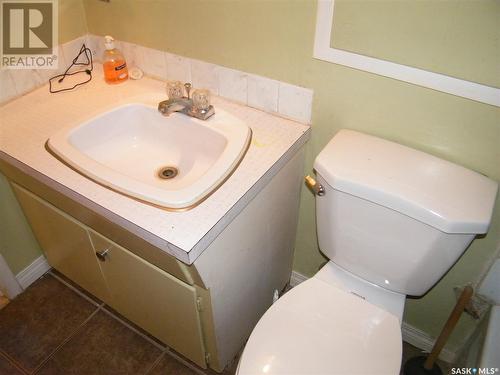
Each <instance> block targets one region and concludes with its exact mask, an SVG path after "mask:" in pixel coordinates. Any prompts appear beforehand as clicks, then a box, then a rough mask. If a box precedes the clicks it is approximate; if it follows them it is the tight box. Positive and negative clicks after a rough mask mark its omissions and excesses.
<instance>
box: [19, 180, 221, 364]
mask: <svg viewBox="0 0 500 375" xmlns="http://www.w3.org/2000/svg"><path fill="white" fill-rule="evenodd" d="M13 188H14V192H15V194H16V196H17V198H18V201H19V203H20V204H21V206H22V208H23V211H24V213H25V215H26V217H27V219H28V221H29V222H30V224H31V227H32V229H33V232H34V233H35V236H36V237H37V239H38V241H39V243H40V245H41V247H42V249H43V250H44V252H45V255H46V257H47V260H48V262H49V264H50V265H51V266H52V267H54V268H55V269H57V270H58V271H59V272H61V273H62V274H64V275H65V276H67V277H68V278H69V279H71V280H72V281H74V282H75V283H77V284H78V285H80V286H81V287H83V288H84V289H86V290H87V291H89V292H90V293H91V294H93V295H95V296H96V297H98V298H99V299H101V300H102V301H104V302H105V303H106V304H108V305H109V306H111V307H112V308H113V309H115V310H116V311H118V312H119V313H120V314H122V315H123V316H125V317H126V318H127V319H129V320H130V321H132V322H134V323H135V324H137V325H138V326H140V327H142V328H143V329H144V330H146V331H147V332H149V333H151V334H152V335H153V336H155V337H157V338H158V339H160V340H161V341H163V342H164V343H165V344H167V345H168V346H170V347H172V348H173V349H175V350H176V351H178V352H179V353H181V354H182V355H184V356H186V357H187V358H189V359H191V360H192V361H193V362H195V363H197V364H198V365H200V366H202V367H204V368H206V365H207V363H206V362H207V357H206V356H207V352H206V350H205V343H204V340H207V339H208V338H204V337H203V331H204V329H205V330H206V331H209V332H210V331H212V329H211V328H210V327H202V325H203V324H204V325H206V326H209V325H211V322H210V321H209V320H208V321H207V319H204V317H203V316H202V315H201V314H200V310H201V306H202V296H206V293H207V291H203V290H202V288H199V287H198V286H196V285H189V284H187V283H185V282H184V281H182V280H179V279H178V278H176V277H174V276H172V275H171V274H169V273H167V272H165V271H164V270H161V269H159V268H158V267H156V266H154V265H152V264H150V263H148V262H146V261H145V260H143V259H142V258H140V257H138V256H137V255H135V254H133V253H132V252H130V251H129V250H127V249H125V248H123V247H121V246H120V245H118V244H116V243H114V242H112V241H110V240H109V239H107V238H106V237H104V236H102V235H100V234H99V233H97V232H95V231H94V230H92V229H90V228H89V227H87V226H85V225H84V224H82V223H80V222H79V221H77V220H75V219H74V218H72V217H71V216H69V215H67V214H66V213H64V212H62V211H61V210H59V209H57V208H56V207H54V206H52V205H51V204H49V203H47V202H45V201H44V200H42V199H41V198H39V197H37V196H35V195H34V194H32V193H31V192H29V191H27V190H25V189H24V188H22V187H20V186H18V185H16V184H13ZM204 298H205V299H206V297H204Z"/></svg>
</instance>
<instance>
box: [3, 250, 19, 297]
mask: <svg viewBox="0 0 500 375" xmlns="http://www.w3.org/2000/svg"><path fill="white" fill-rule="evenodd" d="M0 289H2V292H3V293H0V295H3V294H6V295H7V297H8V298H10V299H13V298H14V297H15V296H17V295H18V294H19V293H21V292H22V291H23V289H22V288H21V285H19V282H18V281H17V279H16V277H15V276H14V275H13V274H12V271H11V270H10V268H9V266H8V264H7V262H6V261H5V259H4V257H3V256H2V255H1V254H0Z"/></svg>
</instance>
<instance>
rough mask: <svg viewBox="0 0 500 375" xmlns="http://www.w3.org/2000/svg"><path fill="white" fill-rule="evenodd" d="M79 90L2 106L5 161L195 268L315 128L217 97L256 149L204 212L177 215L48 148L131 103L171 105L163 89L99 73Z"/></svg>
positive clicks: (0, 154)
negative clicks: (66, 130) (64, 131)
mask: <svg viewBox="0 0 500 375" xmlns="http://www.w3.org/2000/svg"><path fill="white" fill-rule="evenodd" d="M95 76H96V78H94V79H93V80H92V81H91V82H90V83H89V84H86V85H84V86H80V87H79V88H78V89H76V90H74V91H68V92H63V93H57V94H50V93H49V92H48V91H49V90H48V87H47V85H45V86H43V87H41V88H39V89H37V90H35V91H32V92H30V93H28V94H26V95H24V96H21V97H19V98H17V99H14V100H12V101H10V102H8V103H6V104H4V105H2V106H1V107H0V158H1V159H3V160H4V161H5V162H7V163H10V164H11V165H13V166H14V167H17V168H19V169H22V170H23V171H24V172H25V173H28V174H30V175H31V176H33V177H34V178H37V179H38V180H40V181H41V182H43V183H45V184H46V185H48V186H49V187H51V188H54V189H56V190H58V191H59V192H61V193H63V194H65V195H66V196H69V197H71V198H72V199H75V200H77V201H78V202H79V203H81V204H83V205H85V206H86V207H88V208H90V209H92V210H93V211H94V212H96V213H97V214H99V215H102V216H104V217H105V218H106V219H108V220H110V221H112V222H114V223H116V224H119V225H120V226H122V227H124V228H125V229H127V230H129V231H131V232H132V233H134V234H135V235H137V236H139V237H141V238H143V239H144V240H146V241H148V242H149V243H151V244H152V245H154V246H156V247H158V248H159V249H160V250H162V251H165V252H166V253H168V254H170V255H173V256H175V257H176V258H177V259H179V260H180V261H182V262H184V263H187V264H192V263H193V262H194V261H195V260H196V258H197V257H198V256H199V255H200V254H201V253H202V252H203V250H205V249H206V248H207V247H208V245H210V243H211V242H212V241H213V240H214V239H215V238H216V237H217V236H218V235H219V234H220V233H221V232H222V230H223V229H224V228H225V227H226V226H227V225H228V224H229V223H230V222H231V221H232V220H233V219H234V218H235V217H236V216H237V215H238V214H239V213H240V212H241V211H242V210H243V208H244V207H245V206H246V205H247V204H248V203H249V202H250V201H251V200H252V199H253V198H254V197H255V196H256V195H257V194H258V192H259V191H260V190H261V189H262V188H263V187H264V186H266V184H267V183H268V182H269V181H270V180H271V179H272V177H273V176H274V175H275V174H276V173H277V172H278V171H279V170H280V169H281V168H282V167H283V166H284V165H285V164H286V162H287V161H288V160H290V159H291V157H292V156H293V155H294V154H295V153H296V152H297V151H298V150H299V149H300V148H301V147H302V146H303V145H304V144H305V142H306V141H307V140H308V139H309V134H310V127H309V126H308V125H304V124H301V123H298V122H295V121H291V120H287V119H284V118H282V117H278V116H276V115H273V114H270V113H266V112H262V111H260V110H257V109H254V108H251V107H247V106H244V105H241V104H236V103H233V102H230V101H228V100H225V99H223V98H220V97H213V100H212V103H213V105H214V107H215V109H216V111H217V108H220V109H223V110H224V111H226V112H228V113H230V114H232V115H234V116H236V117H238V118H240V119H241V120H242V121H244V122H245V123H247V124H248V126H249V127H250V128H251V129H252V133H253V134H252V140H251V144H250V147H249V149H248V151H247V153H246V155H245V156H244V158H243V160H242V161H241V163H240V165H239V166H238V167H237V169H236V170H235V171H234V173H233V174H232V175H231V176H230V177H229V178H228V179H227V180H226V182H225V183H224V184H223V185H222V186H220V187H219V188H218V189H217V190H216V191H215V192H214V193H213V194H212V195H210V196H209V197H208V198H207V199H206V200H205V201H203V202H202V203H201V204H199V205H198V206H196V207H194V208H192V209H190V210H188V211H182V212H171V211H167V210H164V209H162V208H158V207H155V206H152V205H149V204H147V203H142V202H140V201H137V200H135V199H132V198H129V197H127V196H125V195H122V194H120V193H117V192H114V191H112V190H110V189H108V188H106V187H103V186H101V185H99V184H97V183H95V182H93V181H91V180H90V179H88V178H86V177H84V176H83V175H81V174H79V173H78V172H76V171H74V170H72V169H71V168H69V167H68V166H66V165H65V164H63V163H61V162H60V161H59V160H57V159H56V158H55V157H54V156H52V155H51V154H50V153H49V152H48V151H47V150H46V148H45V144H46V142H47V140H48V138H49V137H50V136H51V135H52V134H54V133H55V132H56V131H58V130H59V129H61V128H62V127H65V126H67V125H68V124H70V123H75V122H83V121H85V120H87V119H89V118H91V117H93V116H95V115H97V114H99V113H102V112H105V111H107V110H109V109H110V108H113V107H115V106H119V105H122V104H125V103H133V102H136V101H137V100H138V98H141V101H144V100H146V101H148V100H149V101H151V104H157V103H158V101H159V100H158V98H161V99H162V100H163V99H165V94H164V93H165V84H164V82H161V81H157V80H154V79H151V78H148V77H144V78H143V79H141V80H137V81H132V80H129V81H127V82H124V83H122V84H119V85H107V84H105V83H104V81H103V80H102V79H100V78H101V76H100V75H99V72H96V74H95Z"/></svg>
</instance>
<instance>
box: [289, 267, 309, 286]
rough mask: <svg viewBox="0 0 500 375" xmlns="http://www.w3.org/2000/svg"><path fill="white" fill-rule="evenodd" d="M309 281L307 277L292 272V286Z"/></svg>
mask: <svg viewBox="0 0 500 375" xmlns="http://www.w3.org/2000/svg"><path fill="white" fill-rule="evenodd" d="M307 279H308V277H307V276H304V275H302V274H301V273H298V272H297V271H292V276H291V277H290V286H291V287H294V286H297V285H299V284H300V283H302V282H304V281H306V280H307Z"/></svg>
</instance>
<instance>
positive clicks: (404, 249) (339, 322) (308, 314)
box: [237, 130, 498, 375]
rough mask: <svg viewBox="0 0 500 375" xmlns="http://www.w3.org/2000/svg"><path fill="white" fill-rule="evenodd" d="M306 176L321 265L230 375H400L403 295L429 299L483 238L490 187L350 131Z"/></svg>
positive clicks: (493, 188)
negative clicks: (312, 180) (313, 193)
mask: <svg viewBox="0 0 500 375" xmlns="http://www.w3.org/2000/svg"><path fill="white" fill-rule="evenodd" d="M314 168H315V170H316V172H317V179H318V182H317V183H318V184H320V185H321V188H322V192H321V196H320V195H317V197H316V220H317V222H316V226H317V232H318V239H319V246H320V249H321V251H322V252H323V253H324V254H325V255H326V256H328V258H329V259H330V261H329V262H328V263H327V264H326V265H325V266H323V267H322V268H321V269H320V270H319V271H318V273H316V275H314V276H313V277H312V278H311V279H309V280H307V281H305V282H303V283H302V284H300V285H298V286H297V287H295V288H293V289H292V290H291V291H289V292H288V293H286V294H285V295H284V296H283V297H282V298H280V299H279V300H278V301H277V302H276V303H274V304H273V305H272V306H271V307H270V308H269V310H268V311H267V312H266V313H265V314H264V316H263V317H262V318H261V319H260V321H259V322H258V324H257V325H256V327H255V328H254V330H253V332H252V334H251V336H250V338H249V340H248V342H247V345H246V347H245V349H244V351H243V354H242V356H241V359H240V362H239V365H238V370H237V374H239V375H256V374H283V375H293V374H297V375H299V374H300V375H306V374H315V375H323V374H341V375H346V374H364V375H367V374H383V375H391V374H398V373H399V370H400V364H401V350H402V340H401V327H400V324H401V319H402V315H403V310H404V303H405V296H406V295H413V296H421V295H423V294H424V293H425V292H427V291H428V290H429V289H430V288H431V287H432V286H433V285H434V284H435V283H436V282H437V281H438V280H439V279H440V278H441V276H443V275H444V274H445V273H446V272H447V271H448V269H449V268H450V267H451V266H452V265H453V264H454V263H455V261H456V260H457V259H458V258H459V257H460V255H461V254H462V253H463V252H464V250H465V249H466V248H467V246H468V245H469V244H470V242H471V241H472V240H473V239H474V236H475V235H476V234H480V233H486V231H487V230H488V226H489V223H490V220H491V214H492V210H493V205H494V201H495V197H496V194H497V188H498V186H497V183H496V182H494V181H492V180H490V179H488V178H487V177H485V176H483V175H480V174H478V173H476V172H473V171H471V170H468V169H466V168H463V167H461V166H458V165H455V164H452V163H450V162H447V161H444V160H441V159H439V158H436V157H434V156H431V155H428V154H426V153H423V152H420V151H416V150H413V149H411V148H408V147H404V146H401V145H399V144H396V143H393V142H389V141H386V140H383V139H380V138H377V137H373V136H369V135H366V134H362V133H359V132H355V131H350V130H341V131H340V132H338V133H337V135H336V136H335V137H334V138H333V139H332V140H331V141H330V142H329V143H328V145H327V146H326V147H325V148H324V149H323V151H322V152H321V153H320V154H319V155H318V157H317V158H316V161H315V163H314ZM318 187H319V185H317V190H319V189H318Z"/></svg>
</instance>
